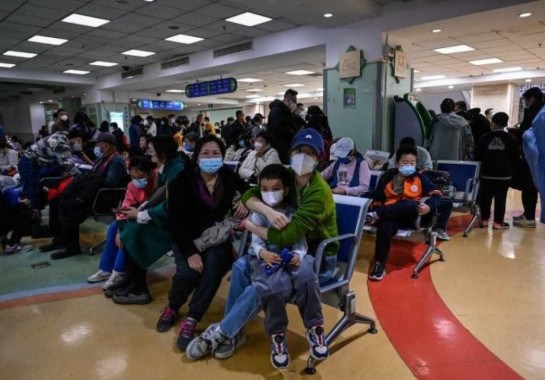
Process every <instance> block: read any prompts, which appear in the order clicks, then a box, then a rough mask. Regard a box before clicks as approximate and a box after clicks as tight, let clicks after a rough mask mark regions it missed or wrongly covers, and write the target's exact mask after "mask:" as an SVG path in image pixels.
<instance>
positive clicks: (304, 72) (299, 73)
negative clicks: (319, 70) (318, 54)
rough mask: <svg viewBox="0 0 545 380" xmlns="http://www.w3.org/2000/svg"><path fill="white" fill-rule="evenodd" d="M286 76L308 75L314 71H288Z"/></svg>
mask: <svg viewBox="0 0 545 380" xmlns="http://www.w3.org/2000/svg"><path fill="white" fill-rule="evenodd" d="M286 74H289V75H310V74H314V71H308V70H295V71H288V72H287V73H286Z"/></svg>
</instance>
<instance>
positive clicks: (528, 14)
mask: <svg viewBox="0 0 545 380" xmlns="http://www.w3.org/2000/svg"><path fill="white" fill-rule="evenodd" d="M531 15H532V13H531V12H524V13H520V14H519V17H520V18H526V17H530V16H531Z"/></svg>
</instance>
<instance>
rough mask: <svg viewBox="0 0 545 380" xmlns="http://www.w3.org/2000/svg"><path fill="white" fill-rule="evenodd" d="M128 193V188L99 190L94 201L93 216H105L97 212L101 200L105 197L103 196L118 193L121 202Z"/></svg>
mask: <svg viewBox="0 0 545 380" xmlns="http://www.w3.org/2000/svg"><path fill="white" fill-rule="evenodd" d="M126 191H127V188H125V187H113V188H104V189H99V190H98V192H97V195H96V196H95V199H94V200H93V207H92V210H93V215H104V214H103V213H100V212H98V211H97V204H98V202H99V200H100V199H101V196H103V194H107V193H111V194H116V193H118V194H119V200H120V201H121V200H122V199H123V197H124V196H125V192H126Z"/></svg>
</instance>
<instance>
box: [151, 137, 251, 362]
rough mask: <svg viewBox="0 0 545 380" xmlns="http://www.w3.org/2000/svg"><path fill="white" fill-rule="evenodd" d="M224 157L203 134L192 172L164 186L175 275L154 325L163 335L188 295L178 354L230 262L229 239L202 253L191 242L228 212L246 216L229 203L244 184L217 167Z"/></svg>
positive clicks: (219, 146) (216, 140)
mask: <svg viewBox="0 0 545 380" xmlns="http://www.w3.org/2000/svg"><path fill="white" fill-rule="evenodd" d="M224 155H225V146H224V145H223V142H222V141H221V140H220V139H219V138H218V137H216V136H214V135H206V136H204V137H203V138H201V139H200V140H199V141H197V144H196V146H195V151H194V153H193V157H192V161H193V163H194V168H193V169H192V170H187V171H185V172H183V173H182V174H181V175H180V176H179V177H178V178H177V179H176V180H175V181H173V182H172V184H171V185H169V187H168V193H169V199H168V214H169V215H168V216H169V228H170V231H171V232H172V237H173V240H174V245H173V251H174V258H175V260H176V273H175V275H174V277H173V278H172V287H171V289H170V292H169V295H168V306H167V307H165V309H164V310H163V313H162V315H161V317H160V319H159V321H158V322H157V330H158V331H159V332H166V331H168V330H169V329H170V328H171V327H172V326H173V325H174V324H175V323H176V319H177V318H178V315H179V314H178V312H179V309H180V308H181V307H182V306H183V305H184V304H185V303H186V302H187V300H188V298H189V296H190V295H191V293H193V296H192V299H191V301H190V303H189V311H188V313H187V316H186V318H185V319H184V320H183V321H182V323H181V325H180V331H179V334H178V338H177V342H176V344H177V346H178V348H179V349H180V350H181V351H185V348H186V347H187V345H188V344H189V342H190V341H191V340H192V339H193V337H194V335H195V328H196V325H197V322H199V321H200V320H201V318H202V317H203V315H204V314H205V313H206V311H207V310H208V307H209V306H210V303H211V302H212V300H213V298H214V296H215V294H216V291H217V290H218V288H219V286H220V283H221V279H222V277H223V276H224V275H225V273H226V272H227V271H228V270H229V269H230V268H231V263H232V260H233V256H232V253H231V250H232V247H231V244H230V242H229V241H228V242H225V243H219V244H218V245H215V246H211V247H209V248H206V249H205V250H204V251H202V252H201V251H199V249H198V248H197V246H196V245H195V243H194V241H195V240H196V239H198V238H200V237H201V234H202V233H203V232H204V231H205V230H206V229H208V228H210V227H212V226H214V224H215V223H217V222H221V221H223V220H224V219H225V218H226V217H227V215H228V214H229V212H230V211H231V210H232V209H233V211H234V216H235V218H238V219H241V218H243V217H245V216H246V214H247V210H246V209H245V207H244V206H243V205H242V204H241V203H240V202H235V201H236V199H238V198H239V196H240V194H242V193H243V192H244V191H246V190H247V189H248V185H247V184H246V183H245V182H244V181H242V180H241V179H240V177H239V176H238V175H237V174H235V173H233V172H232V171H231V170H230V169H229V168H227V167H224V166H223V157H224ZM233 205H235V206H233Z"/></svg>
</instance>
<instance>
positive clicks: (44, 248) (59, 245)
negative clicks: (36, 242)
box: [40, 239, 65, 252]
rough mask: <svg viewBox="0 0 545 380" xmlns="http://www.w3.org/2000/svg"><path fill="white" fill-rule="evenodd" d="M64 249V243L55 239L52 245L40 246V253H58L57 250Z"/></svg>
mask: <svg viewBox="0 0 545 380" xmlns="http://www.w3.org/2000/svg"><path fill="white" fill-rule="evenodd" d="M64 247H65V246H64V244H62V242H61V241H60V240H58V239H53V240H52V241H51V243H49V244H45V245H42V246H40V251H41V252H51V251H57V250H59V249H62V248H64Z"/></svg>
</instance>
